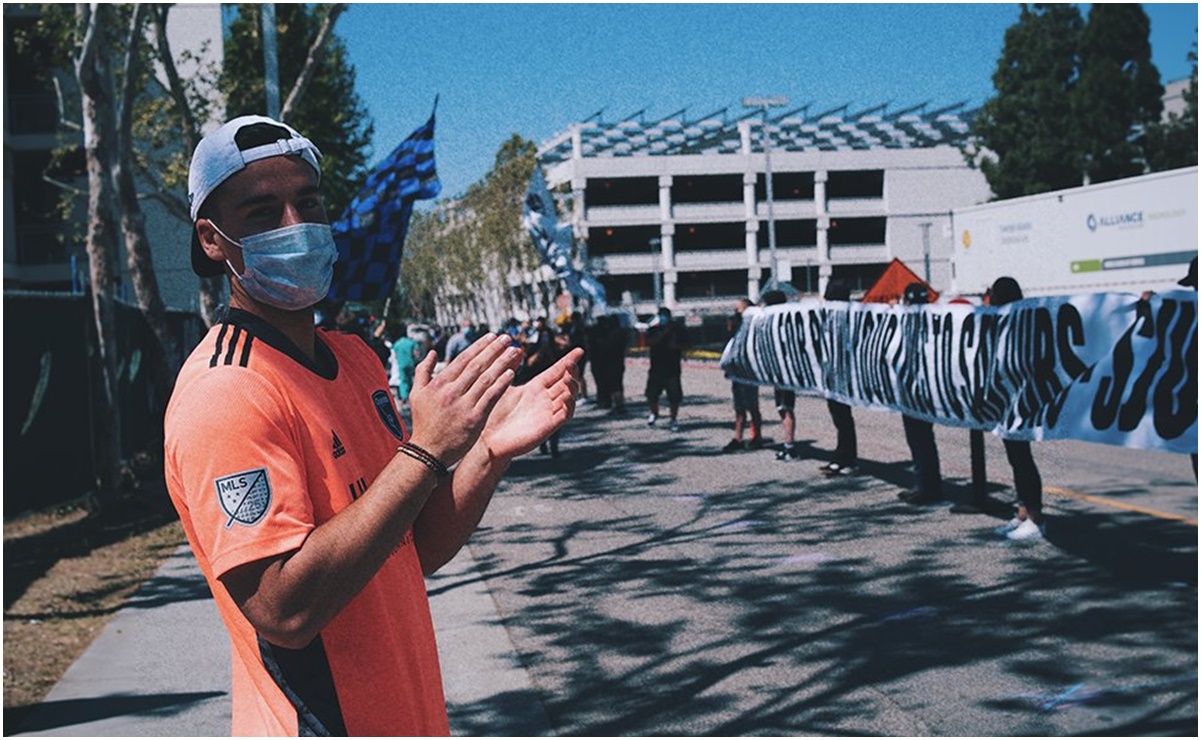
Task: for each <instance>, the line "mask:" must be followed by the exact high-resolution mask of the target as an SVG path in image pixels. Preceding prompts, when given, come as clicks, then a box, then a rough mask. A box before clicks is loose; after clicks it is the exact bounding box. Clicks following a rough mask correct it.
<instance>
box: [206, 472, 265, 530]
mask: <svg viewBox="0 0 1201 740" xmlns="http://www.w3.org/2000/svg"><path fill="white" fill-rule="evenodd" d="M213 485H215V486H216V487H217V501H219V502H220V503H221V510H222V511H224V512H225V513H226V514H227V515H228V516H229V521H227V522H226V523H225V528H226V529H229V528H230V527H232V526H233V523H234V522H237V523H238V524H244V525H246V526H247V527H249V526H253V525H255V524H258V523H259V522H260V521H262V519H263V515H265V514H266V513H267V509H268V508H270V507H271V479H270V478H268V477H267V469H266V468H255V469H254V470H247V471H244V472H241V473H234V474H233V475H227V476H225V477H224V478H217V479H215V480H214V481H213Z"/></svg>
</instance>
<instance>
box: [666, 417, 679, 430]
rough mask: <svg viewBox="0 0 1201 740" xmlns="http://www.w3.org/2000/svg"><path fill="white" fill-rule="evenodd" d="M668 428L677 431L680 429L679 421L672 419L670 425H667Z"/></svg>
mask: <svg viewBox="0 0 1201 740" xmlns="http://www.w3.org/2000/svg"><path fill="white" fill-rule="evenodd" d="M668 428H669V429H671V431H673V432H678V431H680V422H678V421H676V420H675V419H672V420H671V426H669V427H668Z"/></svg>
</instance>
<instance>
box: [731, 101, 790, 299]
mask: <svg viewBox="0 0 1201 740" xmlns="http://www.w3.org/2000/svg"><path fill="white" fill-rule="evenodd" d="M742 104H743V105H744V106H746V107H747V108H760V109H762V110H763V166H764V169H765V170H766V177H767V246H768V250H769V251H770V253H771V283H770V285H769V287H770V288H773V289H774V288H777V287H778V286H779V271H778V270H779V268H778V265H777V263H776V214H775V203H774V198H773V197H772V195H773V193H772V182H771V132H770V131H768V127H769V123H770V122H769V121H768V117H767V109H768V108H772V107H776V106H783V105H788V98H785V97H782V96H777V97H774V98H754V97H748V98H743V99H742Z"/></svg>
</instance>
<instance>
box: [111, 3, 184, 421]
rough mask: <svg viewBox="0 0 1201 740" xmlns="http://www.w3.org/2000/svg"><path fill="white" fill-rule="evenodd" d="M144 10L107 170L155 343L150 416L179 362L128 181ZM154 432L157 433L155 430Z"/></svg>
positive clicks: (134, 31)
mask: <svg viewBox="0 0 1201 740" xmlns="http://www.w3.org/2000/svg"><path fill="white" fill-rule="evenodd" d="M148 10H149V8H148V7H147V6H146V5H143V4H139V5H135V6H134V13H133V16H132V18H131V20H130V27H129V36H128V38H127V41H126V47H125V65H124V67H125V69H124V72H123V74H122V75H121V97H120V101H121V108H120V113H119V115H118V119H119V126H118V141H119V142H120V151H119V152H118V155H117V166H116V168H115V169H114V170H113V180H114V181H115V183H116V192H117V202H118V205H119V210H120V213H121V231H122V233H123V234H124V235H125V252H126V258H127V264H128V265H129V276H130V282H132V283H133V289H134V294H135V295H136V296H137V300H138V307H139V308H140V309H141V311H142V316H143V317H144V318H145V319H146V323H147V325H148V326H149V327H150V331H151V332H152V333H153V334H154V337H155V340H156V341H155V343H154V346H152V347H151V348H150V350H151V351H150V353H149V354H150V363H149V366H150V368H151V372H152V373H153V375H154V383H153V386H152V387H153V388H154V389H156V390H157V391H158V394H157V397H156V398H155V400H154V409H155V412H156V413H163V412H164V411H165V410H166V406H167V399H168V398H170V397H171V389H172V388H174V387H175V375H176V373H178V372H179V366H180V362H181V360H182V358H180V357H179V351H178V345H179V342H178V340H177V338H176V337H175V335H174V334H173V333H172V331H171V327H170V325H169V324H168V323H167V309H166V306H165V305H164V304H163V298H162V295H161V294H160V292H159V288H158V279H157V277H156V276H155V272H154V259H153V256H152V254H151V250H150V240H149V239H148V238H147V237H146V217H145V216H144V215H143V213H142V207H141V205H140V204H139V203H138V191H137V185H136V183H135V182H134V162H133V147H134V141H133V133H132V119H133V106H134V101H135V99H136V97H137V94H138V90H139V88H140V87H141V86H140V85H139V84H138V80H140V78H141V70H140V69H139V66H140V65H139V60H140V59H141V54H140V51H141V49H140V46H141V42H142V31H143V28H144V26H145V21H146V13H147V12H148ZM159 431H160V432H161V425H160V426H159Z"/></svg>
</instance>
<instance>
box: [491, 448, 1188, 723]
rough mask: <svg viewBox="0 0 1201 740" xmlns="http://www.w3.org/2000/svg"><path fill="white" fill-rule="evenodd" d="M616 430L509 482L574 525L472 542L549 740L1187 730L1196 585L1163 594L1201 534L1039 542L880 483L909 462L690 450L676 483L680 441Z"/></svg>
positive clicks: (1075, 526) (1157, 529)
mask: <svg viewBox="0 0 1201 740" xmlns="http://www.w3.org/2000/svg"><path fill="white" fill-rule="evenodd" d="M603 426H604V425H603V424H602V425H593V426H592V427H591V428H589V427H586V426H585V425H581V428H580V429H578V430H577V431H576V432H575V434H576V435H577V438H578V439H579V440H580V441H581V444H580V445H578V446H575V447H573V448H572V449H571V450H570V453H569V454H570V455H571V457H570V461H571V462H570V463H565V462H564V461H563V460H560V461H555V465H554V466H553V470H552V469H551V467H547V468H545V469H543V468H540V467H538V466H536V465H530V466H529V467H528V468H527V469H525V470H523V471H520V473H521V474H520V475H519V476H518V480H517V481H515V482H514V485H515V487H516V488H517V491H516V492H513V494H512V495H518V496H520V497H522V501H523V502H526V501H534V502H536V501H539V500H544V501H546V502H547V504H546V506H547V508H548V509H551V508H552V504H558V505H560V509H559V511H566V512H567V513H566V514H561V515H560V516H561V517H562V518H561V519H560V520H558V521H554V520H550V521H540V520H538V519H536V518H535V519H532V520H528V521H522V522H520V523H519V524H515V525H513V526H503V527H501V526H497V527H491V528H487V529H483V530H481V531H480V532H478V533H477V536H476V538H475V539H474V540H473V546H472V548H473V553H474V554H475V556H476V560H477V564H478V565H479V568H480V573H481V575H480V576H479V577H478V578H479V579H480V580H484V581H487V582H488V584H489V588H490V591H492V593H493V594H494V598H495V599H496V602H497V604H498V608H499V609H500V611H501V614H502V618H503V619H504V621H505V624H506V627H507V628H508V629H509V631H510V633H511V634H512V635H513V641H514V644H515V645H517V647H518V649H519V651H520V658H521V661H522V663H523V664H524V665H525V666H526V667H527V668H528V670H529V671H530V672H531V674H532V675H533V676H536V677H537V679H536V681H535V684H536V685H537V686H539V687H540V688H542V690H543V695H542V702H543V703H544V705H545V707H546V710H547V713H548V716H549V718H550V720H551V726H552V728H553V730H552V731H553V734H558V735H598V736H614V735H663V734H667V735H760V734H764V735H843V734H852V735H876V734H891V735H928V734H937V735H962V734H966V735H974V734H979V732H980V728H982V727H993V728H999V729H1001V730H1003V731H1002V734H1028V735H1062V734H1109V733H1111V732H1123V731H1126V732H1152V733H1154V732H1188V731H1189V730H1195V728H1196V724H1197V721H1196V671H1197V622H1196V614H1197V611H1196V606H1197V605H1196V591H1195V588H1180V589H1175V590H1173V589H1171V588H1166V589H1165V588H1164V587H1163V586H1162V582H1163V581H1164V580H1165V579H1166V580H1169V581H1171V580H1176V579H1177V576H1178V575H1180V573H1181V571H1182V570H1183V569H1184V566H1183V562H1184V560H1185V559H1186V558H1187V557H1192V558H1193V559H1194V560H1195V558H1196V530H1195V528H1192V527H1189V526H1187V525H1185V524H1181V523H1154V524H1147V525H1146V526H1144V527H1141V528H1140V527H1135V528H1133V529H1132V530H1131V531H1129V532H1127V531H1126V530H1125V529H1122V530H1121V531H1116V532H1109V533H1099V532H1098V527H1100V525H1099V524H1098V523H1096V522H1090V520H1089V518H1087V517H1072V518H1071V519H1072V521H1071V522H1064V526H1063V527H1061V528H1060V527H1058V526H1057V529H1056V530H1054V531H1055V534H1051V533H1050V532H1049V539H1050V540H1051V543H1052V544H1047V543H1043V544H1041V545H1038V546H1034V547H1023V546H1021V545H1020V544H1019V543H1011V542H1009V541H1007V540H1004V539H1001V538H997V537H996V536H995V535H994V534H993V533H992V528H993V524H992V521H991V520H989V519H983V520H981V519H980V518H971V519H974V521H973V520H969V519H964V518H959V519H956V518H953V517H947V516H944V514H945V512H944V511H940V510H935V509H934V508H933V507H929V508H923V507H912V506H908V505H906V504H903V503H901V502H899V501H897V500H896V498H895V497H894V496H893V491H892V489H890V488H888V487H887V486H884V487H882V486H881V485H880V480H884V481H888V482H891V481H892V480H900V479H901V478H903V477H904V476H905V475H906V474H907V473H906V470H905V468H906V466H905V465H904V464H902V463H893V464H883V463H870V462H868V463H867V464H866V465H865V466H864V467H865V469H866V470H868V471H869V472H871V473H872V475H871V476H866V475H865V476H858V477H849V478H838V479H823V478H821V477H820V476H813V477H812V478H806V479H798V478H793V477H791V476H787V475H784V473H783V471H784V470H785V469H787V468H788V465H785V464H780V465H777V467H775V468H769V469H768V470H769V471H770V473H771V474H770V475H768V474H766V473H764V474H761V475H760V476H759V479H758V482H757V483H756V484H754V485H752V486H749V487H748V486H747V485H746V484H739V483H737V482H729V483H725V482H724V481H726V480H727V479H726V478H724V477H722V473H723V472H724V471H722V468H728V467H730V466H738V465H747V466H753V465H759V462H758V461H748V460H740V459H739V458H741V457H743V456H738V455H734V456H729V458H728V459H727V458H722V459H721V464H720V465H719V466H708V467H705V468H703V469H695V470H694V467H695V465H696V463H693V462H690V461H685V462H684V463H683V465H684V466H691V467H685V468H683V469H688V470H690V471H692V474H694V475H695V477H696V480H695V481H693V480H689V481H688V482H687V483H688V492H687V493H681V492H680V489H681V486H680V485H679V484H680V483H681V480H680V477H679V473H678V472H676V473H673V472H670V471H669V470H667V469H666V468H668V467H670V466H668V465H661V464H659V463H667V462H668V461H669V460H679V459H680V457H681V456H685V454H684V453H686V449H685V448H686V445H685V444H683V443H681V444H679V445H677V444H676V442H675V441H674V440H672V439H670V438H668V439H664V440H660V441H647V442H644V441H635V442H623V443H622V445H621V450H620V451H617V450H615V443H613V442H612V440H611V439H610V438H609V437H606V435H605V433H604V429H603ZM515 467H516V465H515ZM671 469H672V470H676V471H678V470H681V469H682V468H681V467H680V466H679V465H677V466H676V467H674V468H671ZM777 469H778V470H779V471H781V472H779V473H777V472H776V470H777ZM614 473H620V475H621V478H620V479H619V480H620V481H621V484H620V486H615V485H614V482H613V481H614V479H613V478H612V474H614ZM665 487H667V488H668V489H670V490H664V489H665ZM882 488H883V490H882ZM601 493H603V494H604V495H605V496H606V498H605V502H604V505H603V506H602V505H601V504H599V503H591V502H590V499H591V498H592V497H594V496H596V495H597V494H601ZM882 494H883V495H882ZM589 506H591V507H592V508H586V507H589ZM939 517H941V518H939ZM934 521H937V522H950V523H948V524H940V525H938V526H935V525H934V524H932V522H934ZM981 522H984V523H983V524H981ZM977 525H979V526H977ZM1090 527H1091V531H1090ZM1190 537H1191V538H1192V539H1191V542H1190V541H1189V538H1190ZM1095 540H1101V541H1103V542H1104V543H1105V544H1104V545H1103V546H1100V545H1098V546H1096V547H1093V548H1092V549H1090V548H1087V547H1084V546H1083V544H1082V543H1085V542H1089V541H1094V542H1093V544H1094V545H1096V542H1095ZM1163 543H1168V544H1169V545H1170V547H1169V549H1170V550H1171V553H1169V555H1167V556H1164V557H1163V558H1161V559H1159V560H1157V559H1155V558H1154V557H1151V554H1150V553H1151V552H1152V551H1157V552H1160V553H1161V554H1162V550H1163V548H1162V547H1161V545H1162V544H1163ZM1123 565H1124V566H1125V568H1122V567H1121V566H1123ZM1151 569H1156V570H1159V572H1157V573H1155V574H1149V573H1148V570H1151ZM1139 572H1142V574H1143V577H1142V578H1139V577H1138V573H1139ZM1115 574H1117V575H1119V576H1120V577H1115ZM1185 582H1186V583H1191V584H1194V585H1195V583H1196V580H1195V565H1194V572H1193V577H1192V580H1191V581H1187V580H1186V581H1185ZM1190 676H1191V682H1190V681H1189V680H1187V679H1189V677H1190ZM1074 687H1078V688H1076V689H1075V690H1073V688H1074ZM1181 696H1183V700H1181V699H1180V697H1181ZM1073 697H1075V698H1073Z"/></svg>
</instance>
